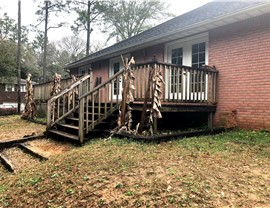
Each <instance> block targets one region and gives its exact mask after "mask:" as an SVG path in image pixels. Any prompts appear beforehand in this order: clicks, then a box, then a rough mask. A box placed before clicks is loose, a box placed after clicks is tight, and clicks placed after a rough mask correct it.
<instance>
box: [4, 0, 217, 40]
mask: <svg viewBox="0 0 270 208" xmlns="http://www.w3.org/2000/svg"><path fill="white" fill-rule="evenodd" d="M163 1H165V2H166V3H168V4H169V5H170V7H169V11H170V12H171V13H173V14H175V15H181V14H183V13H186V12H188V11H190V10H192V9H195V8H197V7H199V6H202V5H204V4H206V3H207V2H210V1H212V0H188V1H187V0H163ZM34 2H35V3H34ZM40 2H43V0H21V10H22V25H25V26H27V25H30V24H32V25H33V24H34V25H35V24H36V19H37V15H35V12H36V10H37V5H38V3H40ZM0 8H1V10H0V17H1V16H2V15H3V13H7V14H8V16H10V17H11V18H13V19H15V20H17V19H18V17H17V12H18V0H0ZM75 18H76V16H75V15H68V16H65V21H68V22H69V23H71V24H72V23H73V22H74V19H75ZM43 27H44V26H43V25H41V29H42V28H43ZM71 35H73V33H72V31H71V30H70V26H69V27H67V28H59V29H51V30H49V31H48V38H49V41H57V40H60V39H61V38H62V37H64V36H71ZM33 38H34V34H33V33H32V34H30V37H29V39H30V40H31V39H33ZM82 38H84V37H82ZM103 39H104V38H103ZM91 40H92V41H102V37H101V36H100V33H99V31H95V30H94V31H93V34H92V33H91Z"/></svg>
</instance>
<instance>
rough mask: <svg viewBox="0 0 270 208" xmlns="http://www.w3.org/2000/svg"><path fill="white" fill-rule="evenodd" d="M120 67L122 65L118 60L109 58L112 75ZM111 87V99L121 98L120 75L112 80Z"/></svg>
mask: <svg viewBox="0 0 270 208" xmlns="http://www.w3.org/2000/svg"><path fill="white" fill-rule="evenodd" d="M122 68H123V67H122V64H121V62H120V60H111V64H110V75H111V76H113V75H114V74H116V73H117V72H119V71H120V70H122ZM112 88H113V89H112V93H113V96H112V97H113V99H114V100H117V99H122V77H121V78H119V79H118V80H117V81H116V80H115V81H114V83H113V86H112Z"/></svg>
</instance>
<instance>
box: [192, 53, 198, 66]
mask: <svg viewBox="0 0 270 208" xmlns="http://www.w3.org/2000/svg"><path fill="white" fill-rule="evenodd" d="M197 62H198V55H197V54H195V55H192V64H193V63H197Z"/></svg>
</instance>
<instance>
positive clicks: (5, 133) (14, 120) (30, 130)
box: [0, 115, 46, 141]
mask: <svg viewBox="0 0 270 208" xmlns="http://www.w3.org/2000/svg"><path fill="white" fill-rule="evenodd" d="M45 130H46V126H45V125H41V124H36V123H32V122H29V121H26V120H23V119H21V117H20V115H12V116H0V140H1V141H2V140H13V139H20V138H23V137H24V136H30V135H32V136H37V135H42V134H43V133H44V131H45Z"/></svg>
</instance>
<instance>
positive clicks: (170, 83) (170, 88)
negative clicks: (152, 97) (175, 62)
mask: <svg viewBox="0 0 270 208" xmlns="http://www.w3.org/2000/svg"><path fill="white" fill-rule="evenodd" d="M167 74H168V78H169V79H168V86H169V87H168V101H169V102H170V100H171V90H172V67H171V66H169V67H168V72H167Z"/></svg>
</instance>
